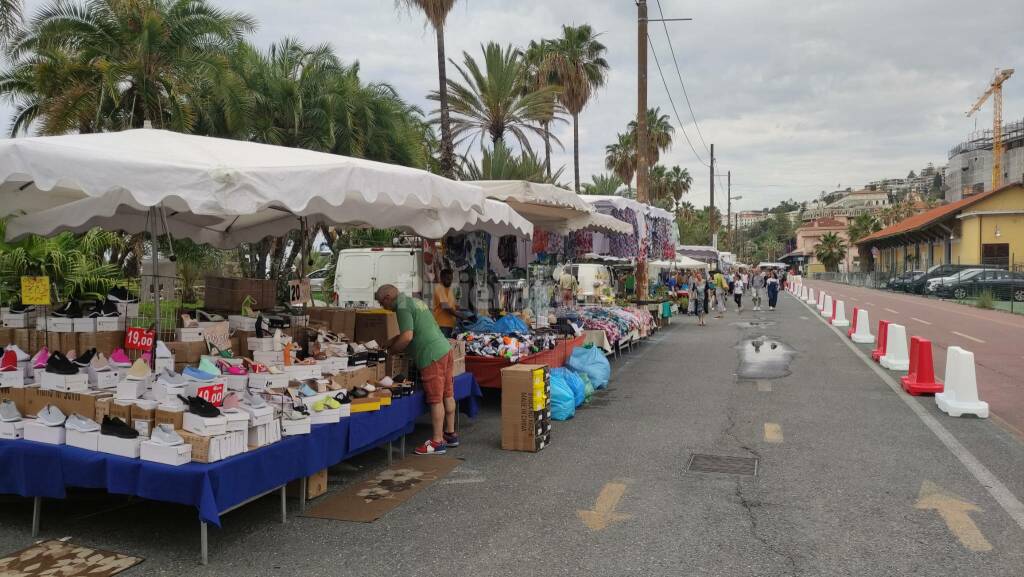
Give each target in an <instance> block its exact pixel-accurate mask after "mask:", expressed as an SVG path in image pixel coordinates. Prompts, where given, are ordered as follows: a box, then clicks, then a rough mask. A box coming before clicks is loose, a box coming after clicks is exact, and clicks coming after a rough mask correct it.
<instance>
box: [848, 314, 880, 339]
mask: <svg viewBox="0 0 1024 577" xmlns="http://www.w3.org/2000/svg"><path fill="white" fill-rule="evenodd" d="M850 338H851V339H853V342H855V343H860V344H867V343H873V342H875V335H873V334H871V318H870V315H868V310H867V309H857V330H856V332H854V333H853V336H852V337H850Z"/></svg>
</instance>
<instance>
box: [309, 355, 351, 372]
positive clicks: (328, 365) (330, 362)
mask: <svg viewBox="0 0 1024 577" xmlns="http://www.w3.org/2000/svg"><path fill="white" fill-rule="evenodd" d="M317 364H318V365H320V371H321V372H324V373H332V374H334V373H338V372H340V371H343V370H345V369H346V368H348V357H327V358H326V359H324V360H322V361H319V362H317Z"/></svg>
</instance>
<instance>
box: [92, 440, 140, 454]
mask: <svg viewBox="0 0 1024 577" xmlns="http://www.w3.org/2000/svg"><path fill="white" fill-rule="evenodd" d="M141 446H142V438H141V437H136V438H134V439H122V438H121V437H115V436H114V435H100V442H99V445H98V447H99V448H98V450H99V452H101V453H109V454H111V455H118V456H120V457H127V458H129V459H138V458H139V452H140V447H141Z"/></svg>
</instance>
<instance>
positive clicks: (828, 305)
mask: <svg viewBox="0 0 1024 577" xmlns="http://www.w3.org/2000/svg"><path fill="white" fill-rule="evenodd" d="M820 314H821V316H823V317H828V318H832V295H825V298H824V300H823V301H822V303H821V311H820Z"/></svg>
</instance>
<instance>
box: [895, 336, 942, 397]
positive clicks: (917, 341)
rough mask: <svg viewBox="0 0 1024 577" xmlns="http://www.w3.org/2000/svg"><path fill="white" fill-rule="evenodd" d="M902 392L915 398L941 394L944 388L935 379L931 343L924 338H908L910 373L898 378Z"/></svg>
mask: <svg viewBox="0 0 1024 577" xmlns="http://www.w3.org/2000/svg"><path fill="white" fill-rule="evenodd" d="M900 382H901V383H902V384H903V390H904V391H906V392H908V393H910V394H911V395H914V396H917V395H921V394H925V393H941V392H942V391H943V390H944V388H945V387H943V385H942V383H940V382H938V381H937V380H936V379H935V365H934V364H933V363H932V342H931V341H930V340H928V339H926V338H924V337H910V372H909V373H908V374H907V376H905V377H900Z"/></svg>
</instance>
